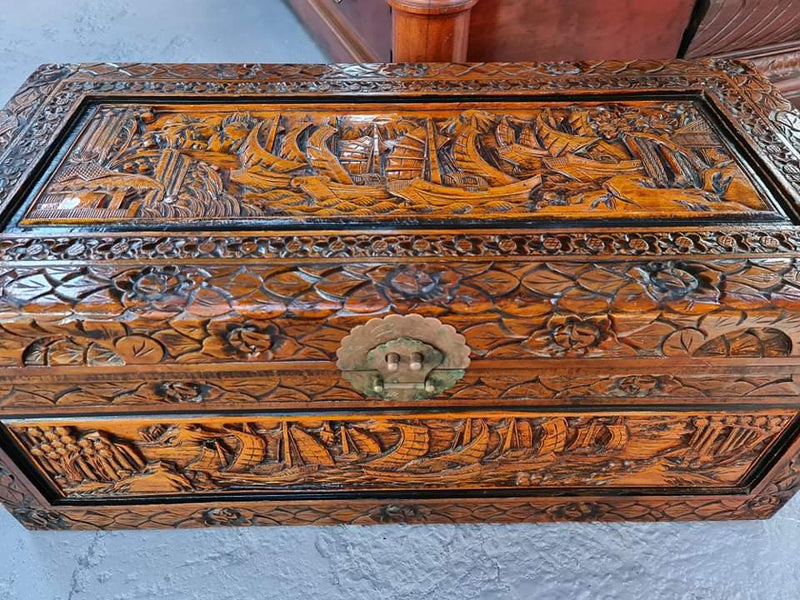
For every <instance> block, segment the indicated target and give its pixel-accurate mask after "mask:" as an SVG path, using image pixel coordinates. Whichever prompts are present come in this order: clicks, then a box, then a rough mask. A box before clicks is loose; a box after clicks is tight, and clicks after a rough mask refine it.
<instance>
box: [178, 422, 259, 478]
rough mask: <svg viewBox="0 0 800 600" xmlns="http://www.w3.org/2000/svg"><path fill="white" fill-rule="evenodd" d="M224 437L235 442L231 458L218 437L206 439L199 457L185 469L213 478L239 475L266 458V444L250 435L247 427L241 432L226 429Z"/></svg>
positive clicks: (255, 436)
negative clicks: (231, 474)
mask: <svg viewBox="0 0 800 600" xmlns="http://www.w3.org/2000/svg"><path fill="white" fill-rule="evenodd" d="M225 431H226V434H227V435H225V436H224V437H230V438H233V439H234V440H235V445H236V450H235V451H234V454H233V456H232V457H231V456H230V455H229V453H228V452H227V451H226V449H225V448H224V447H223V445H222V443H221V441H220V439H219V436H217V437H214V438H211V439H206V441H205V443H204V444H203V445H202V446H201V451H200V455H199V456H198V457H197V458H196V459H195V460H194V461H192V462H191V463H189V464H188V465H187V467H186V470H187V471H204V472H207V473H210V474H213V475H214V476H215V477H217V476H220V475H224V474H225V473H235V474H240V473H244V472H246V471H249V470H250V469H252V468H253V467H255V466H256V465H259V464H261V463H262V462H263V461H264V459H266V457H267V443H266V441H265V440H264V438H263V437H261V436H260V435H257V434H255V433H252V432H251V431H250V430H249V429H248V427H247V425H244V426H243V430H242V431H239V430H237V429H232V428H226V430H225Z"/></svg>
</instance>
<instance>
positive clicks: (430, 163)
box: [425, 118, 442, 184]
mask: <svg viewBox="0 0 800 600" xmlns="http://www.w3.org/2000/svg"><path fill="white" fill-rule="evenodd" d="M425 127H426V139H425V166H426V170H427V173H426V179H427V180H428V181H430V182H431V183H436V184H440V183H442V169H441V167H440V165H439V154H438V146H437V145H436V130H435V129H434V127H433V120H432V119H430V118H428V119H427V120H426V122H425Z"/></svg>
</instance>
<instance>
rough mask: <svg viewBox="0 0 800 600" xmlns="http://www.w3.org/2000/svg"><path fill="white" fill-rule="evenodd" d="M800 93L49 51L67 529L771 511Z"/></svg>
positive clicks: (27, 210)
mask: <svg viewBox="0 0 800 600" xmlns="http://www.w3.org/2000/svg"><path fill="white" fill-rule="evenodd" d="M798 145H800V117H798V114H797V113H795V112H792V110H791V108H790V106H789V104H788V103H787V102H786V101H785V100H784V99H783V98H782V97H781V96H780V95H779V94H777V93H776V92H775V90H774V89H773V88H772V87H771V85H770V84H769V83H768V82H767V81H766V80H765V79H764V78H763V77H761V76H760V75H759V74H758V73H757V72H756V71H755V70H754V69H753V68H751V67H750V66H748V65H747V64H744V63H740V62H735V61H722V60H720V61H704V62H667V63H658V62H630V63H627V62H626V63H622V62H602V63H590V62H586V63H576V64H567V63H558V64H477V65H463V64H452V65H451V64H432V65H420V64H414V65H410V64H407V65H404V64H397V65H377V64H373V65H332V66H321V65H283V66H269V65H143V64H128V65H113V64H92V65H63V66H62V65H58V66H57V65H48V66H44V67H42V68H40V69H39V70H38V71H37V72H36V73H34V75H33V76H32V77H31V78H30V79H29V80H28V82H27V83H26V84H25V86H24V87H23V88H22V89H21V90H20V92H19V93H18V94H17V95H16V96H15V97H14V98H13V99H12V100H11V102H10V103H9V105H8V106H7V108H6V109H5V110H4V111H1V112H0V199H1V200H2V215H3V227H2V235H0V260H1V261H2V264H1V265H0V266H1V267H2V269H0V378H1V382H0V388H2V390H1V391H0V444H1V445H2V454H1V456H2V465H0V497H2V500H3V502H4V503H5V505H6V506H7V507H8V508H9V510H11V511H12V512H13V513H14V515H15V516H16V517H17V518H18V519H19V520H20V521H21V522H22V523H23V524H24V525H26V526H28V527H32V528H42V529H70V528H76V529H81V528H126V527H127V528H151V527H194V526H210V525H251V524H330V523H364V524H366V523H386V522H436V523H439V522H502V521H550V520H560V519H572V520H623V519H634V520H670V519H726V518H727V519H730V518H741V519H750V518H765V517H769V516H770V515H772V514H773V513H774V512H775V511H776V510H777V509H778V508H779V507H780V506H781V505H782V504H783V503H784V502H785V501H786V500H787V499H788V498H789V497H790V496H791V495H792V493H793V492H794V491H795V489H796V487H797V486H798V484H800V461H799V460H798V459H797V458H796V457H797V454H798V450H799V449H800V439H799V438H798V434H799V433H800V432H799V429H800V421H799V420H798V413H799V412H800V397H798V394H800V384H799V383H798V373H800V360H799V358H798V357H799V355H800V281H799V280H798V264H797V261H798V256H799V255H798V251H799V249H800V231H799V230H798V226H797V223H798V212H797V210H798V202H800V160H799V157H800V149H798Z"/></svg>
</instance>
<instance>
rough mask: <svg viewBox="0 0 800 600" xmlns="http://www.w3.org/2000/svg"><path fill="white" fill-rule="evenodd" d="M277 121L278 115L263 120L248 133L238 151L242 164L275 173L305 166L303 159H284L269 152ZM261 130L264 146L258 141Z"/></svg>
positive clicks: (273, 142)
mask: <svg viewBox="0 0 800 600" xmlns="http://www.w3.org/2000/svg"><path fill="white" fill-rule="evenodd" d="M279 121H280V117H276V118H274V119H270V120H269V121H263V122H261V123H260V124H259V125H258V126H257V127H255V128H253V130H252V131H251V132H250V133H249V134H248V136H247V139H246V140H245V142H244V144H242V149H241V150H240V151H239V158H240V159H241V161H242V164H243V165H245V166H246V167H249V166H263V167H265V168H266V169H268V170H270V171H273V172H276V173H287V172H289V171H294V170H295V169H299V168H301V167H304V166H306V163H305V161H302V162H300V161H294V160H286V159H285V158H281V157H280V156H277V155H275V154H273V153H272V152H271V150H272V149H273V147H274V145H275V136H276V134H277V130H278V123H279ZM262 132H264V134H265V137H266V143H265V145H264V146H261V144H260V143H259V141H258V138H259V135H260V134H261V133H262ZM267 148H269V150H267Z"/></svg>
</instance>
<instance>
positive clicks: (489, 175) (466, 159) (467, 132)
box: [453, 125, 519, 186]
mask: <svg viewBox="0 0 800 600" xmlns="http://www.w3.org/2000/svg"><path fill="white" fill-rule="evenodd" d="M479 136H480V133H479V132H478V130H477V129H476V128H475V127H474V126H472V125H467V126H465V128H464V130H463V131H462V132H461V133H460V134H459V135H458V136H457V137H456V139H455V141H454V142H453V158H454V160H455V163H456V165H457V166H458V168H459V169H460V170H461V171H462V172H463V173H465V174H468V175H476V176H478V177H482V178H483V179H485V180H486V181H487V182H488V183H489V185H491V186H503V185H510V184H513V183H516V182H518V181H519V180H518V179H517V178H516V177H512V176H511V175H508V174H507V173H504V172H503V171H501V170H500V169H498V168H497V167H495V166H493V165H491V164H489V163H488V162H487V161H486V160H485V159H484V158H483V157H482V156H481V153H480V151H479V150H478V137H479Z"/></svg>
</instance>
